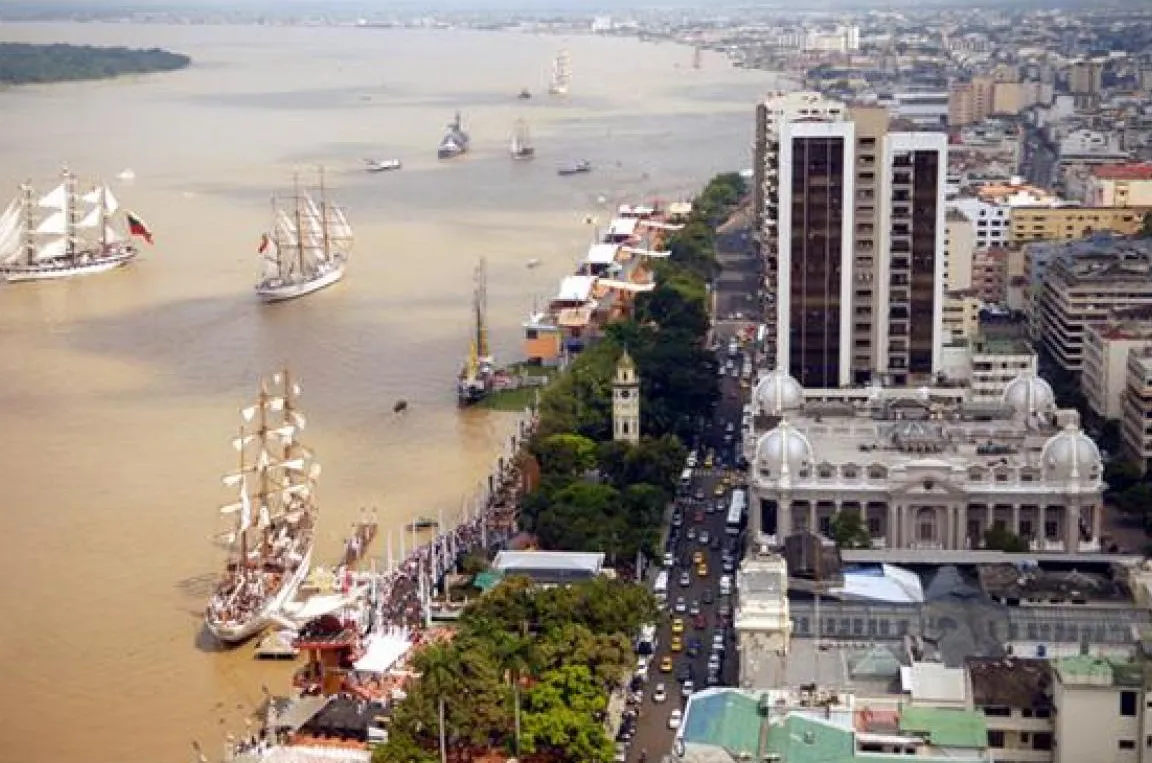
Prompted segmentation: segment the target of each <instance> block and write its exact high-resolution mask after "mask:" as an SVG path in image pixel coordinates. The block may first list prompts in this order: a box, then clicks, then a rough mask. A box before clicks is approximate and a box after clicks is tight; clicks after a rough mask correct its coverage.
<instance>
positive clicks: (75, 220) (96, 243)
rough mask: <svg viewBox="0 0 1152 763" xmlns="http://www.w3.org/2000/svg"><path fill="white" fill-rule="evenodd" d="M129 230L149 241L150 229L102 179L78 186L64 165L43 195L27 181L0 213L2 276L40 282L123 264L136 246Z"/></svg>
mask: <svg viewBox="0 0 1152 763" xmlns="http://www.w3.org/2000/svg"><path fill="white" fill-rule="evenodd" d="M130 235H136V236H141V237H143V238H144V239H145V240H147V241H148V242H149V243H151V241H152V232H151V231H150V230H149V229H148V227H147V226H146V225H145V224H144V222H143V221H142V220H141V219H140V218H139V217H138V216H136V215H134V214H132V213H131V212H129V211H127V210H123V209H121V207H120V203H119V202H118V201H117V200H116V197H115V196H114V195H113V194H112V189H110V188H109V187H108V185H107V184H106V183H104V182H102V181H101V182H97V183H96V184H94V185H93V186H92V187H90V188H87V189H84V190H82V189H81V188H80V184H79V181H78V180H77V178H76V176H75V175H73V174H72V173H71V172H69V171H68V169H67V168H65V169H64V170H63V171H62V173H61V178H60V184H59V185H57V186H56V187H55V188H53V189H52V190H51V191H49V192H48V193H46V194H44V195H43V196H41V195H39V194H38V193H37V192H36V190H35V189H34V188H33V187H32V185H31V183H24V184H23V185H21V186H20V193H19V195H18V196H17V197H16V198H15V199H13V200H12V202H11V203H10V204H9V205H8V207H7V208H6V209H5V210H4V212H3V214H0V279H3V280H6V281H40V280H46V279H55V278H71V277H73V276H81V275H91V274H94V273H103V272H106V271H109V270H113V269H115V268H118V267H120V266H122V265H127V264H128V263H129V262H131V261H132V260H133V259H135V258H136V255H137V254H138V250H137V249H136V247H135V246H133V245H132V243H131V242H130V241H129V239H128V237H129V236H130Z"/></svg>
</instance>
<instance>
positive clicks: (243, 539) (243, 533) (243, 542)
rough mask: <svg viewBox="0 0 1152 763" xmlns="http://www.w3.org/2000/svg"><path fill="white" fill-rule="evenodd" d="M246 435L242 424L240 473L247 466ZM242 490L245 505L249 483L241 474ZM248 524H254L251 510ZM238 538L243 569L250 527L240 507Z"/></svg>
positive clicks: (242, 501) (237, 525)
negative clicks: (245, 461) (245, 464)
mask: <svg viewBox="0 0 1152 763" xmlns="http://www.w3.org/2000/svg"><path fill="white" fill-rule="evenodd" d="M246 436H247V432H245V431H244V426H243V425H241V426H240V440H239V442H240V447H239V448H238V450H239V451H240V470H239V473H240V474H241V475H243V474H244V469H245V466H244V438H245V437H246ZM240 492H241V493H242V494H243V495H241V496H240V503H241V505H243V503H244V501H246V500H247V499H248V495H247V494H248V484H247V483H246V482H245V481H244V478H243V476H241V479H240ZM248 524H252V517H251V512H249V517H248ZM236 540H237V541H238V542H239V543H240V559H239V563H238V565H237V566H238V567H240V568H241V569H244V568H247V567H248V528H247V527H245V526H244V509H240V512H239V515H238V517H237V520H236Z"/></svg>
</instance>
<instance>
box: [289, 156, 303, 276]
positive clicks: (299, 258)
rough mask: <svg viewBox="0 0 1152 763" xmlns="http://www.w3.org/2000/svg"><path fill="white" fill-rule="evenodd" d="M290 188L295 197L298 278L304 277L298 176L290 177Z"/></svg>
mask: <svg viewBox="0 0 1152 763" xmlns="http://www.w3.org/2000/svg"><path fill="white" fill-rule="evenodd" d="M292 187H293V191H294V193H295V196H296V258H297V261H298V263H299V267H300V271H299V272H300V277H301V278H303V277H304V227H303V226H302V225H301V224H300V223H301V220H302V218H301V215H300V176H299V175H293V176H292Z"/></svg>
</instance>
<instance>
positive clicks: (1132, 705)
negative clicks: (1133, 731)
mask: <svg viewBox="0 0 1152 763" xmlns="http://www.w3.org/2000/svg"><path fill="white" fill-rule="evenodd" d="M1120 715H1123V716H1124V717H1126V718H1135V717H1136V692H1134V691H1122V692H1120Z"/></svg>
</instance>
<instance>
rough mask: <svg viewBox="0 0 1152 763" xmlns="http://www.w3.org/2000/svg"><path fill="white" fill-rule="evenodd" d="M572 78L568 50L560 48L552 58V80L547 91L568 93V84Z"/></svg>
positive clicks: (556, 93) (559, 93)
mask: <svg viewBox="0 0 1152 763" xmlns="http://www.w3.org/2000/svg"><path fill="white" fill-rule="evenodd" d="M571 80H572V61H571V59H570V58H569V57H568V51H566V50H561V51H560V52H559V53H557V54H556V58H554V59H553V60H552V80H551V82H550V83H549V85H548V92H549V93H551V94H552V95H568V85H569V83H570V82H571Z"/></svg>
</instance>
